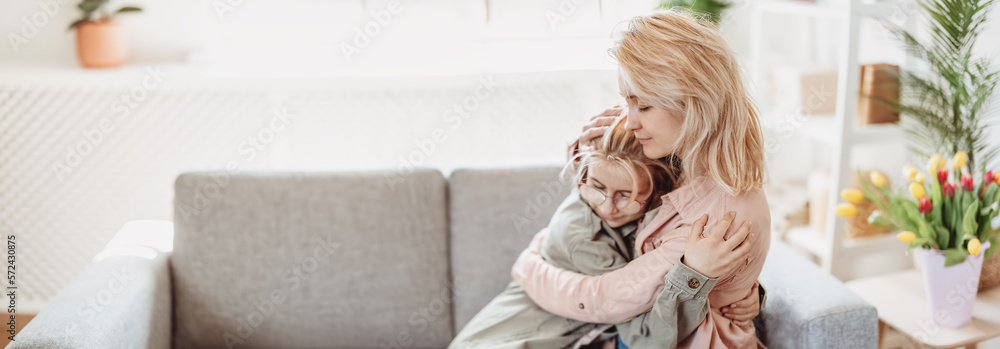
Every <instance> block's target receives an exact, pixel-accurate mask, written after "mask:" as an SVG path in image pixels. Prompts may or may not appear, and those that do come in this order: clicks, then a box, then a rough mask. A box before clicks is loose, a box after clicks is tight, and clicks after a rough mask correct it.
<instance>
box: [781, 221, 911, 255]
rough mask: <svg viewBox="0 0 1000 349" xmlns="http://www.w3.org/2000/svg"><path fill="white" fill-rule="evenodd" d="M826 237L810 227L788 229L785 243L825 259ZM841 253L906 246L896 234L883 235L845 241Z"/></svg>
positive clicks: (866, 251)
mask: <svg viewBox="0 0 1000 349" xmlns="http://www.w3.org/2000/svg"><path fill="white" fill-rule="evenodd" d="M825 239H826V237H825V236H820V234H819V233H817V232H816V231H815V230H813V229H812V228H811V227H809V226H795V227H791V228H788V231H787V232H786V233H785V241H787V242H788V243H789V244H791V245H794V246H796V247H799V248H801V249H803V250H806V251H807V252H809V253H811V254H813V255H814V256H816V257H818V258H823V257H824V256H825V255H826V254H827V250H828V248H827V246H826V243H827V242H826V240H825ZM842 245H843V246H841V249H840V250H841V251H846V252H849V253H860V254H865V253H873V252H879V251H886V250H887V249H893V248H896V249H900V250H905V249H906V244H904V243H902V242H900V241H899V240H897V239H896V235H895V234H891V233H890V234H882V235H876V236H871V237H863V238H854V239H844V241H843V244H842Z"/></svg>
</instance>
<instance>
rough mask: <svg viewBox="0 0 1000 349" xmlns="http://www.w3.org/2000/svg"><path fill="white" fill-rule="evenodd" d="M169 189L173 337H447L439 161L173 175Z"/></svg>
mask: <svg viewBox="0 0 1000 349" xmlns="http://www.w3.org/2000/svg"><path fill="white" fill-rule="evenodd" d="M175 189H176V196H175V201H174V222H175V223H174V224H175V238H174V239H175V240H174V252H173V255H172V257H171V267H172V276H173V295H174V298H173V301H174V346H175V347H181V348H188V347H227V346H228V347H244V348H254V347H259V348H276V347H285V348H288V347H295V348H337V347H345V348H430V347H435V348H440V347H444V346H446V345H447V344H448V342H449V341H450V339H451V338H452V336H453V334H452V333H453V332H452V326H453V320H452V309H451V307H450V304H451V294H450V291H451V290H450V284H451V282H450V280H449V277H448V275H449V274H448V227H447V223H448V222H447V212H446V207H447V202H446V199H447V198H446V191H447V188H446V183H445V179H444V177H443V176H442V175H441V173H440V172H438V171H436V170H416V171H414V172H411V173H408V174H398V175H393V176H387V175H386V174H384V173H374V172H371V173H361V172H351V173H306V174H292V173H258V174H252V173H251V174H237V175H234V176H228V175H225V174H218V173H186V174H182V175H181V176H180V177H178V178H177V181H176V183H175Z"/></svg>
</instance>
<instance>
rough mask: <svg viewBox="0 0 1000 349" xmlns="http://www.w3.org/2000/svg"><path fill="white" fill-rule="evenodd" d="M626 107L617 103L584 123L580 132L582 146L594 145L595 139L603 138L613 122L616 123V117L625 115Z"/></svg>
mask: <svg viewBox="0 0 1000 349" xmlns="http://www.w3.org/2000/svg"><path fill="white" fill-rule="evenodd" d="M625 112H626V111H625V108H622V107H621V106H620V105H616V106H614V107H611V108H610V109H607V110H605V111H603V112H601V113H600V114H597V115H594V116H592V117H591V118H590V122H588V123H587V124H586V125H583V132H581V133H580V147H581V150H583V147H593V146H594V140H595V139H598V138H601V136H603V135H604V132H606V131H607V130H608V129H609V128H610V127H611V125H612V124H614V122H615V119H616V118H618V117H620V116H622V115H625Z"/></svg>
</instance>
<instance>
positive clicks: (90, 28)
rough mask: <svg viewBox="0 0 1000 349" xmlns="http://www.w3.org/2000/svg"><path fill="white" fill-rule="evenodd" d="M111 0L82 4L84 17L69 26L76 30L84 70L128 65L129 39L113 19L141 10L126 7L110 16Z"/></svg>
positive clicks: (94, 0) (83, 2) (123, 29)
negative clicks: (109, 6) (108, 6)
mask: <svg viewBox="0 0 1000 349" xmlns="http://www.w3.org/2000/svg"><path fill="white" fill-rule="evenodd" d="M107 4H108V0H83V1H81V2H80V3H79V4H77V7H78V8H80V11H83V16H82V17H81V18H80V19H78V20H76V21H75V22H73V23H72V24H70V25H69V29H70V30H73V29H76V54H77V58H79V59H80V64H81V65H83V66H84V67H85V68H109V67H117V66H120V65H122V64H125V62H127V61H128V36H127V35H126V32H125V28H124V27H122V25H121V24H119V23H118V22H115V21H114V18H115V17H116V16H117V15H119V14H121V13H126V12H140V11H142V9H141V8H138V7H135V6H125V7H122V8H119V9H118V10H117V11H114V12H111V13H109V12H108V11H107V10H106V9H105V8H106V7H107Z"/></svg>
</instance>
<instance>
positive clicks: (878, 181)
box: [869, 171, 886, 188]
mask: <svg viewBox="0 0 1000 349" xmlns="http://www.w3.org/2000/svg"><path fill="white" fill-rule="evenodd" d="M869 177H871V178H870V179H871V180H872V184H874V185H875V186H876V187H879V188H881V187H884V186H885V182H886V179H885V175H883V174H882V173H881V172H879V171H872V173H871V175H869Z"/></svg>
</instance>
